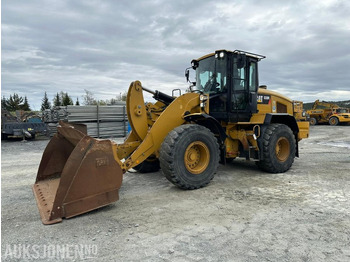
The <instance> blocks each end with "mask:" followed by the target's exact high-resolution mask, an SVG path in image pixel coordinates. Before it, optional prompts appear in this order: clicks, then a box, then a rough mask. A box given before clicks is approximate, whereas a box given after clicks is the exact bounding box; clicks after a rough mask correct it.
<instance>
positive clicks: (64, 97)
mask: <svg viewBox="0 0 350 262" xmlns="http://www.w3.org/2000/svg"><path fill="white" fill-rule="evenodd" d="M62 105H63V106H68V105H73V100H72V98H71V97H70V96H69V95H68V93H63V95H62Z"/></svg>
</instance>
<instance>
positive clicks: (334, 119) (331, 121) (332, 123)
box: [329, 117, 337, 125]
mask: <svg viewBox="0 0 350 262" xmlns="http://www.w3.org/2000/svg"><path fill="white" fill-rule="evenodd" d="M329 122H330V123H331V125H335V124H336V123H337V119H336V118H334V117H332V118H331V119H330V120H329Z"/></svg>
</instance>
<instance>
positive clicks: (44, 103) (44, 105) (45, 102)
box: [41, 92, 51, 111]
mask: <svg viewBox="0 0 350 262" xmlns="http://www.w3.org/2000/svg"><path fill="white" fill-rule="evenodd" d="M50 108H51V104H50V102H49V99H48V98H47V94H46V92H45V95H44V98H43V99H42V103H41V111H44V110H45V109H50Z"/></svg>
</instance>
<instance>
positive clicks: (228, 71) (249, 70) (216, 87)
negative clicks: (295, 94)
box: [186, 50, 265, 122]
mask: <svg viewBox="0 0 350 262" xmlns="http://www.w3.org/2000/svg"><path fill="white" fill-rule="evenodd" d="M263 58H265V57H264V56H261V55H257V54H252V53H249V52H244V51H240V50H235V51H233V52H232V51H227V50H218V51H216V52H215V53H214V54H210V55H207V56H203V57H201V58H199V59H197V60H192V62H191V66H192V68H193V69H194V70H196V82H195V83H193V84H194V86H193V87H192V91H197V92H198V91H199V92H201V93H204V94H209V101H210V102H209V103H210V104H209V108H210V109H209V110H210V115H211V116H212V117H214V118H216V119H217V120H222V121H225V122H247V121H249V119H250V117H251V115H252V114H254V113H256V112H257V93H258V86H259V81H258V61H260V60H261V59H263ZM186 76H187V77H188V72H186Z"/></svg>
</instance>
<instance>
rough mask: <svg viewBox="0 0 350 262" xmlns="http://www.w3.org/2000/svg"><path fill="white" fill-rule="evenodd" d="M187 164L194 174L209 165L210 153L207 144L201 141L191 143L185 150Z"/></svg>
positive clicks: (187, 167)
mask: <svg viewBox="0 0 350 262" xmlns="http://www.w3.org/2000/svg"><path fill="white" fill-rule="evenodd" d="M184 160H185V166H186V169H187V170H188V171H189V172H191V173H192V174H200V173H202V172H203V171H204V170H205V169H206V168H207V167H208V165H209V160H210V154H209V149H208V147H207V145H206V144H204V143H203V142H200V141H196V142H193V143H191V144H190V145H189V146H188V147H187V148H186V151H185V156H184Z"/></svg>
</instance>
